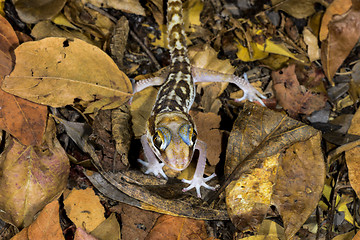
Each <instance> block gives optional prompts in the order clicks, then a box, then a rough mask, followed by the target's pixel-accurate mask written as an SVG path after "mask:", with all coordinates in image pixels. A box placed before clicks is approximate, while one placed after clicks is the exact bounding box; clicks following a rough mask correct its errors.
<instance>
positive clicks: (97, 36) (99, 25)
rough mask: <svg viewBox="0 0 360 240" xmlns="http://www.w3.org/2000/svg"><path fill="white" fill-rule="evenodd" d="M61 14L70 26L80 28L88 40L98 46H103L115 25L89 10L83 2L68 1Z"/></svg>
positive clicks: (76, 0) (108, 19) (105, 17)
mask: <svg viewBox="0 0 360 240" xmlns="http://www.w3.org/2000/svg"><path fill="white" fill-rule="evenodd" d="M63 12H64V15H65V17H66V18H67V19H68V20H69V21H70V22H71V24H73V25H75V26H77V27H79V28H81V30H82V32H83V33H84V34H85V35H86V36H87V37H88V38H90V39H93V40H94V41H95V42H97V43H98V44H97V45H100V46H103V44H104V42H105V41H106V40H107V39H108V37H109V34H110V33H111V31H112V29H113V27H114V25H115V24H114V23H113V22H112V21H111V20H110V18H108V17H107V16H105V15H103V14H101V13H99V12H98V11H95V10H94V9H92V8H89V7H88V6H86V5H85V3H84V2H83V1H78V0H71V1H68V2H67V4H66V5H65V7H64V9H63Z"/></svg>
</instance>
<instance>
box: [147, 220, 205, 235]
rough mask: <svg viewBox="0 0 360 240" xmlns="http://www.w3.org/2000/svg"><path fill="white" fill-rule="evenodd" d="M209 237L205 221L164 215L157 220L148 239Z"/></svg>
mask: <svg viewBox="0 0 360 240" xmlns="http://www.w3.org/2000/svg"><path fill="white" fill-rule="evenodd" d="M185 226H186V227H185ZM207 237H208V234H207V232H206V227H205V222H204V221H203V220H195V219H191V218H182V217H173V216H169V215H163V216H161V217H159V218H158V219H157V221H156V224H155V226H154V227H153V229H152V230H151V232H150V233H149V234H148V235H147V236H146V239H148V240H156V239H159V240H160V239H184V240H187V239H188V240H190V239H206V238H207Z"/></svg>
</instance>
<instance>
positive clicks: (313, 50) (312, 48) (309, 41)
mask: <svg viewBox="0 0 360 240" xmlns="http://www.w3.org/2000/svg"><path fill="white" fill-rule="evenodd" d="M303 35H304V42H305V43H306V45H307V54H308V57H309V59H310V62H313V61H316V60H319V59H320V48H319V45H318V39H317V37H316V36H315V35H314V34H313V33H312V32H311V30H310V29H309V28H308V27H306V28H304V31H303Z"/></svg>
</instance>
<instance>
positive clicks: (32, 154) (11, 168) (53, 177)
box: [0, 120, 69, 227]
mask: <svg viewBox="0 0 360 240" xmlns="http://www.w3.org/2000/svg"><path fill="white" fill-rule="evenodd" d="M55 132H56V129H55V124H54V122H53V121H51V120H49V121H48V127H47V129H46V132H45V135H44V140H43V143H42V145H41V146H36V147H31V146H28V147H27V146H24V145H22V144H20V143H19V142H17V141H16V140H14V139H8V141H7V144H6V147H5V150H4V152H2V154H1V155H0V189H2V192H1V194H0V209H1V210H2V211H0V217H1V218H2V219H3V220H4V221H6V222H9V223H12V224H13V225H15V226H17V227H27V226H29V225H30V224H31V223H32V221H33V218H34V216H35V215H36V214H37V212H39V211H40V210H41V209H42V208H43V207H44V206H45V205H46V204H47V203H48V202H49V201H51V200H53V199H54V198H57V197H58V196H59V195H60V194H61V193H62V191H63V189H64V188H65V187H66V183H67V179H68V175H69V160H68V157H67V155H66V153H65V151H64V149H63V148H62V147H61V145H60V143H59V142H58V140H57V139H56V133H55Z"/></svg>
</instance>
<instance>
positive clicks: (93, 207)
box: [64, 188, 105, 232]
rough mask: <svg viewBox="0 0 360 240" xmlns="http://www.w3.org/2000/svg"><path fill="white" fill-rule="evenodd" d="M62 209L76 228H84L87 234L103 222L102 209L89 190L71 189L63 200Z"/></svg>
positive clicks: (92, 192)
mask: <svg viewBox="0 0 360 240" xmlns="http://www.w3.org/2000/svg"><path fill="white" fill-rule="evenodd" d="M64 208H65V210H66V214H67V216H68V217H69V218H70V219H71V221H72V222H73V223H74V224H75V225H76V227H78V228H79V227H81V228H85V230H86V231H88V232H91V231H93V230H94V229H95V228H96V227H97V226H99V224H101V223H102V222H103V221H104V220H105V217H104V213H105V210H104V207H103V206H102V205H101V203H100V199H99V197H98V196H96V195H95V193H94V190H92V189H91V188H87V189H84V190H81V189H80V190H77V189H73V190H72V191H71V192H70V194H69V195H68V196H67V197H66V198H65V199H64Z"/></svg>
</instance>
